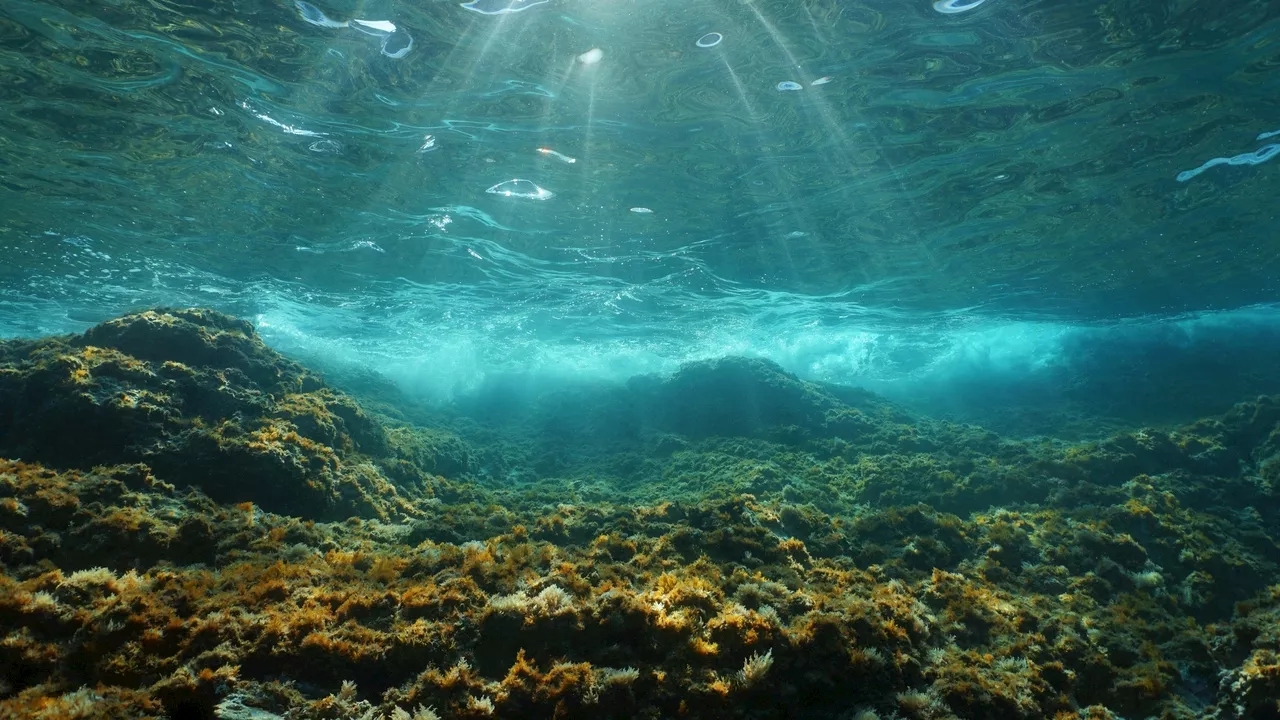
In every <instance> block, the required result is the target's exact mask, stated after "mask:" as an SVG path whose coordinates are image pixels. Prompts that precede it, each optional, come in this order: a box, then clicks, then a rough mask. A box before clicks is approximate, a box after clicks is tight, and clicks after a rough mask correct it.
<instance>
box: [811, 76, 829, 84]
mask: <svg viewBox="0 0 1280 720" xmlns="http://www.w3.org/2000/svg"><path fill="white" fill-rule="evenodd" d="M829 82H831V76H830V75H823V76H822V77H820V78H818V79H817V80H814V81H813V82H811V83H809V84H810V85H826V84H827V83H829Z"/></svg>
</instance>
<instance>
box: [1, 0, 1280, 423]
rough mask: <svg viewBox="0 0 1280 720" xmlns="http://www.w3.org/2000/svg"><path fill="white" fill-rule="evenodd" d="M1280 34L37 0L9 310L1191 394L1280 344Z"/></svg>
mask: <svg viewBox="0 0 1280 720" xmlns="http://www.w3.org/2000/svg"><path fill="white" fill-rule="evenodd" d="M964 7H965V4H964V3H955V4H952V5H944V6H943V8H942V9H944V10H947V9H958V8H964ZM711 33H718V34H719V42H718V43H717V42H715V40H716V37H715V36H713V35H710V34H711ZM1278 39H1280V6H1277V5H1275V4H1274V3H1269V2H1245V1H1237V2H1221V1H1220V0H1183V1H1180V2H1173V1H1168V2H1152V1H1150V0H1142V1H1138V0H1131V1H1118V2H1109V3H1102V4H1100V3H1097V2H1093V1H1092V0H1091V1H1088V2H1086V1H1085V0H1048V1H1032V2H1023V1H1014V0H986V2H983V3H979V4H977V5H976V6H975V7H972V8H971V9H968V10H965V11H963V12H940V11H938V10H937V9H935V7H934V6H933V5H931V4H930V3H929V2H928V1H927V0H913V1H912V2H902V1H901V0H892V1H890V0H877V1H873V2H858V3H853V2H830V1H829V0H807V1H805V2H777V1H775V0H759V1H755V2H743V1H741V0H723V1H716V2H696V3H677V2H671V1H670V0H652V1H646V2H627V1H622V0H611V1H608V2H580V1H575V0H549V1H548V2H542V3H535V2H528V1H527V0H525V1H524V2H519V1H517V3H516V4H514V5H512V4H506V0H478V2H477V3H473V4H471V5H470V6H462V5H459V4H457V3H454V2H412V3H410V2H362V3H352V2H317V3H315V4H312V5H307V4H302V5H299V4H295V3H293V2H265V3H248V2H231V1H229V0H222V1H219V2H202V3H181V2H163V1H160V0H153V1H151V2H140V1H135V0H114V1H112V2H92V3H89V2H71V1H67V2H60V3H44V2H31V1H28V0H6V2H4V3H3V5H0V125H2V126H3V127H4V133H3V135H2V136H0V176H2V178H3V180H2V182H0V208H2V209H3V213H2V217H3V222H0V336H37V335H44V334H48V333H53V332H69V331H79V330H83V329H84V328H86V327H88V326H90V325H91V324H94V323H96V322H100V321H102V320H105V319H107V318H110V317H114V316H116V315H119V314H120V313H122V312H126V311H129V310H134V309H137V308H141V307H149V306H155V305H169V306H185V305H198V306H208V307H213V308H217V309H220V310H224V311H228V312H231V313H235V314H238V315H241V316H243V317H247V318H249V319H251V320H252V321H254V322H255V324H256V325H258V327H259V328H260V330H261V332H262V333H263V335H264V337H266V338H267V340H268V341H269V342H270V343H271V344H272V345H274V346H276V347H278V348H280V349H282V350H284V351H286V352H289V353H291V354H294V355H296V356H299V357H302V358H304V359H307V360H309V361H311V362H314V363H317V364H319V365H321V366H324V367H327V368H330V369H332V370H333V371H334V372H336V373H338V374H339V375H340V374H341V373H342V372H343V371H344V369H347V370H349V369H372V370H374V371H377V372H380V373H383V374H385V375H387V376H388V377H390V378H392V379H393V380H395V381H396V382H397V383H399V384H400V385H401V386H402V387H404V388H407V389H409V390H411V391H413V392H415V393H419V394H421V395H423V396H425V397H427V398H431V399H448V398H452V397H454V396H456V395H457V394H458V393H460V392H467V391H474V390H477V389H483V388H484V387H485V384H486V383H487V382H489V381H491V380H493V379H494V378H496V377H500V376H501V377H510V376H511V375H513V374H515V375H520V376H524V377H529V378H533V379H534V381H536V382H545V381H548V380H549V379H560V380H566V379H568V380H597V379H606V380H621V379H625V378H627V377H630V376H633V375H635V374H639V373H650V372H668V371H672V370H674V369H675V368H677V367H678V366H679V365H680V364H681V363H683V362H687V361H690V360H696V359H705V358H713V357H720V356H725V355H749V356H760V357H765V358H768V359H771V360H774V361H776V362H778V363H779V364H781V365H782V366H783V367H784V368H786V369H788V370H790V371H792V372H795V373H797V374H799V375H800V376H802V377H806V378H812V379H818V380H824V381H830V382H838V383H845V384H855V385H863V386H866V387H869V388H872V389H875V390H878V391H881V392H884V393H886V394H889V395H890V396H893V397H895V398H898V399H901V400H904V401H909V402H915V403H916V404H917V405H919V406H922V407H926V408H929V409H932V410H934V411H936V412H939V413H951V414H954V415H956V416H959V417H962V418H964V419H976V420H981V421H984V422H987V423H989V424H992V425H994V426H999V425H1000V423H1001V422H1005V424H1006V425H1007V427H1006V428H1005V429H1006V430H1010V431H1014V430H1016V429H1017V427H1016V426H1017V422H1015V421H1012V420H1008V419H1007V418H1006V417H1005V413H1007V412H1014V414H1015V415H1017V414H1018V413H1017V412H1016V411H1017V410H1018V409H1024V410H1025V409H1027V408H1032V409H1037V410H1038V411H1043V410H1046V409H1053V408H1055V407H1056V408H1058V409H1060V410H1061V412H1063V413H1067V414H1072V413H1077V412H1084V413H1086V414H1092V415H1096V416H1098V417H1102V418H1108V419H1110V420H1114V421H1117V422H1120V421H1124V422H1133V423H1161V422H1174V421H1178V420H1183V419H1187V418H1189V417H1192V416H1194V415H1197V414H1200V413H1205V412H1216V411H1220V410H1222V409H1225V407H1227V406H1229V405H1230V404H1231V403H1233V402H1235V401H1238V400H1241V399H1245V398H1247V397H1250V396H1252V395H1256V394H1258V393H1260V392H1273V391H1274V390H1275V388H1276V387H1277V385H1276V383H1277V381H1278V380H1280V378H1277V370H1276V369H1275V367H1274V365H1275V363H1274V362H1273V361H1272V359H1273V358H1274V357H1275V352H1276V350H1277V349H1280V319H1278V318H1277V315H1276V312H1275V308H1274V303H1275V302H1276V300H1277V280H1276V273H1277V262H1276V258H1277V249H1278V247H1280V241H1278V240H1277V233H1276V229H1275V228H1276V218H1275V208H1276V192H1277V188H1280V164H1276V163H1274V162H1268V161H1269V160H1270V159H1271V157H1272V155H1274V154H1275V152H1276V151H1277V149H1278V148H1276V146H1275V145H1274V144H1270V143H1273V142H1274V140H1273V139H1272V138H1273V136H1271V135H1269V134H1270V133H1274V132H1275V131H1276V130H1277V129H1280V100H1278V99H1277V98H1280V94H1278V93H1277V81H1276V67H1277V65H1280V50H1278V49H1277V46H1276V41H1277V40H1278ZM704 46H706V47H704ZM597 51H598V52H597ZM786 83H790V85H787V84H786ZM793 87H794V88H798V89H787V88H793ZM513 180H515V181H518V182H514V183H512V181H513ZM504 183H507V184H506V185H504ZM490 190H493V192H490ZM507 191H514V192H507ZM1002 418H1003V420H1002ZM1054 427H1056V426H1055V424H1054V423H1052V422H1046V423H1044V426H1043V427H1041V426H1039V425H1037V426H1035V427H1028V428H1025V429H1026V431H1028V432H1033V431H1039V430H1053V429H1054Z"/></svg>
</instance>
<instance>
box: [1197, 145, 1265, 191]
mask: <svg viewBox="0 0 1280 720" xmlns="http://www.w3.org/2000/svg"><path fill="white" fill-rule="evenodd" d="M1276 155H1280V145H1263V146H1262V147H1260V148H1258V149H1257V150H1255V151H1253V152H1249V153H1241V154H1239V155H1236V156H1234V157H1229V158H1221V157H1218V158H1214V159H1212V160H1209V161H1208V162H1206V163H1205V164H1203V165H1201V166H1200V167H1198V168H1195V169H1194V170H1183V171H1182V172H1180V173H1178V178H1177V180H1178V182H1186V181H1188V180H1190V179H1191V178H1193V177H1195V176H1197V175H1199V174H1200V173H1202V172H1204V171H1205V170H1208V169H1209V168H1211V167H1216V166H1218V165H1261V164H1262V163H1264V162H1266V161H1268V160H1270V159H1271V158H1273V157H1275V156H1276Z"/></svg>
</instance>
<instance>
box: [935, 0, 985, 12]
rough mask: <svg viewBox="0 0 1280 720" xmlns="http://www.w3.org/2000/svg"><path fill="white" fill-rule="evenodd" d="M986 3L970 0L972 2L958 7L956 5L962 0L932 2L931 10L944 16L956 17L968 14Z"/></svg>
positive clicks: (979, 0) (936, 0)
mask: <svg viewBox="0 0 1280 720" xmlns="http://www.w3.org/2000/svg"><path fill="white" fill-rule="evenodd" d="M986 1H987V0H972V2H967V3H964V4H963V5H960V4H957V3H959V2H963V0H934V3H933V9H934V10H937V11H938V12H940V13H942V14H944V15H956V14H958V13H962V12H969V11H970V10H972V9H974V8H976V7H978V6H979V5H981V4H982V3H984V2H986Z"/></svg>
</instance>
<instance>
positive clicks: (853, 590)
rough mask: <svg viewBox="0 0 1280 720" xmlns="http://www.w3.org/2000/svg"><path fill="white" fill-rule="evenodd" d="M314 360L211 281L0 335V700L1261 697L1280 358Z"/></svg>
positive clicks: (1259, 711)
mask: <svg viewBox="0 0 1280 720" xmlns="http://www.w3.org/2000/svg"><path fill="white" fill-rule="evenodd" d="M337 384H338V381H337V380H335V381H334V385H337ZM334 385H331V384H330V383H329V382H327V381H326V380H325V379H324V378H323V377H322V376H320V375H319V374H317V373H316V372H314V371H312V370H309V369H307V368H306V367H303V366H302V365H300V364H298V363H296V362H294V361H292V360H289V359H286V358H285V357H282V356H281V355H280V354H278V353H276V352H275V351H273V350H271V349H269V348H268V347H267V346H265V345H264V344H263V343H262V341H261V340H260V339H259V337H258V335H257V334H256V332H255V331H254V328H253V327H252V325H250V324H249V323H247V322H245V321H242V320H238V319H236V318H232V317H229V316H226V315H222V314H220V313H217V312H213V311H209V310H199V309H189V310H173V309H169V310H166V309H160V310H154V311H148V312H142V313H138V314H133V315H129V316H126V317H122V318H119V319H116V320H112V321H110V322H106V323H103V324H101V325H98V326H97V327H94V328H92V329H90V330H89V331H88V332H86V333H85V334H83V335H76V336H65V337H52V338H45V339H41V340H11V341H6V342H4V343H0V408H2V409H3V410H2V412H0V457H3V458H6V459H3V460H0V569H2V570H3V573H2V574H0V698H2V699H0V717H3V718H90V717H92V718H226V719H235V720H271V719H272V718H281V717H283V718H296V719H299V720H302V719H307V720H310V719H320V718H332V719H337V718H344V719H345V718H370V719H374V718H389V719H391V718H394V719H396V720H404V719H406V718H413V719H415V720H427V719H428V718H437V717H438V718H487V717H494V718H522V719H524V718H628V719H638V718H644V719H658V718H760V719H764V718H839V719H843V720H872V719H873V718H894V717H897V718H920V719H929V720H933V719H940V718H1053V719H1054V720H1069V719H1071V718H1096V719H1101V718H1152V717H1154V718H1161V719H1162V720H1165V719H1168V720H1173V719H1184V718H1185V719H1188V720H1189V719H1191V718H1217V719H1219V720H1227V719H1234V718H1259V719H1261V718H1277V717H1280V705H1278V703H1277V698H1280V658H1278V657H1277V650H1278V649H1280V565H1278V564H1277V563H1278V562H1280V545H1277V543H1276V541H1275V539H1274V538H1273V537H1272V533H1273V532H1274V529H1275V528H1276V527H1277V524H1276V519H1277V516H1278V513H1280V504H1278V503H1277V495H1276V484H1277V482H1278V481H1280V402H1278V401H1277V399H1275V398H1270V397H1260V398H1257V399H1255V400H1251V401H1249V402H1245V403H1241V404H1239V405H1237V406H1235V407H1234V408H1232V409H1231V410H1230V411H1229V412H1227V413H1226V414H1225V415H1222V416H1221V417H1209V418H1204V419H1202V420H1199V421H1197V422H1194V423H1191V424H1189V425H1185V426H1182V427H1176V428H1168V429H1154V428H1148V429H1144V430H1137V431H1133V432H1122V433H1118V434H1115V435H1113V436H1111V437H1108V438H1105V439H1101V440H1097V441H1092V442H1080V443H1067V442H1063V441H1057V440H1052V439H1047V438H1036V439H1029V440H1028V439H1019V440H1012V439H1004V438H1002V437H999V436H997V435H996V434H994V433H992V432H988V431H986V430H984V429H982V428H979V427H975V426H972V425H961V424H954V423H949V422H942V421H937V420H931V419H928V418H923V417H918V416H914V415H912V414H909V413H907V412H905V411H904V410H902V409H900V408H897V407H895V406H894V405H893V404H891V403H889V402H888V401H886V400H884V399H882V398H879V397H877V396H875V395H873V394H871V393H869V392H865V391H861V390H851V389H848V388H839V387H834V386H825V385H819V384H813V383H808V382H803V381H801V380H799V379H797V378H796V377H794V376H792V375H789V374H787V373H786V372H783V371H782V370H781V369H780V368H778V367H777V366H775V365H772V364H770V363H768V362H764V361H759V360H746V359H738V358H729V359H724V360H720V361H716V362H707V363H695V364H690V365H687V366H685V367H683V368H682V369H681V370H680V371H679V372H677V373H676V374H674V375H673V376H671V377H666V378H662V377H642V378H636V379H633V380H632V381H630V382H629V383H627V384H625V385H617V386H607V387H604V386H602V387H600V388H597V389H594V390H592V389H590V388H584V389H581V390H579V391H568V390H566V391H563V392H560V393H545V394H537V393H526V394H524V395H521V396H516V395H514V394H513V395H512V396H510V397H505V398H504V397H503V396H501V395H498V396H495V397H496V398H497V399H494V398H490V399H489V400H487V401H484V402H479V401H476V402H471V403H470V404H466V403H463V404H460V405H457V406H454V407H450V408H433V407H428V406H424V405H419V404H416V403H414V402H412V401H411V400H409V399H407V398H405V397H403V396H402V395H400V394H399V393H398V392H397V390H396V389H395V388H394V386H392V385H390V384H389V383H386V382H384V381H381V380H379V379H378V378H376V377H367V378H357V379H355V380H350V379H349V380H348V381H347V382H346V383H345V385H343V389H339V388H338V387H335V386H334Z"/></svg>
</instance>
